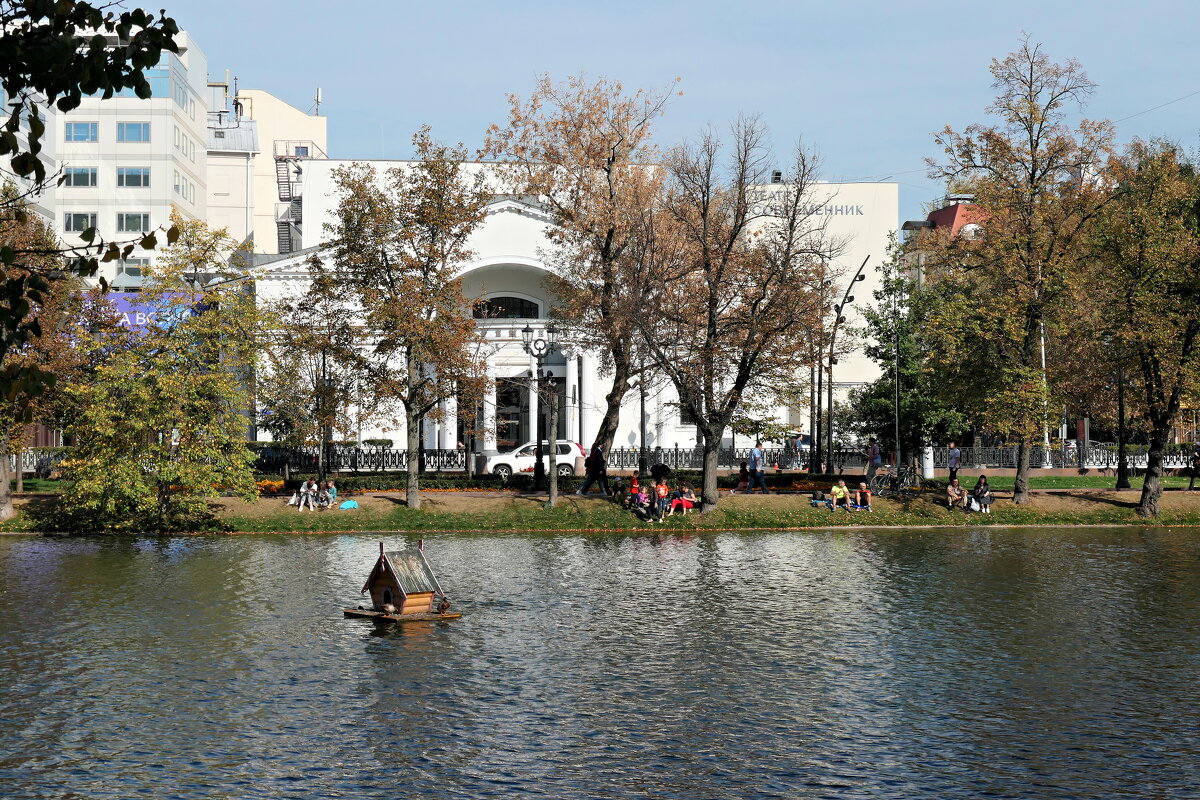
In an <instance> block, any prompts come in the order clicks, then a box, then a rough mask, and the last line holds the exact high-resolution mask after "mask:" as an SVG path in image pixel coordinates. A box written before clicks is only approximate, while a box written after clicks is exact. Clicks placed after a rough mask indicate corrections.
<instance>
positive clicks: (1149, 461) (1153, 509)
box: [1137, 415, 1171, 517]
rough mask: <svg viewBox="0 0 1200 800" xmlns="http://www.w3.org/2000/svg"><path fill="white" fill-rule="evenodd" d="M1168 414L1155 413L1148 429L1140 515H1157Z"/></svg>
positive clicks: (1165, 447)
mask: <svg viewBox="0 0 1200 800" xmlns="http://www.w3.org/2000/svg"><path fill="white" fill-rule="evenodd" d="M1170 427H1171V417H1170V416H1161V417H1160V416H1158V415H1155V419H1154V421H1153V427H1152V428H1151V429H1150V451H1149V452H1148V453H1147V454H1146V477H1145V480H1144V482H1143V483H1142V499H1141V502H1139V503H1138V507H1137V513H1138V516H1140V517H1157V516H1158V512H1159V508H1158V501H1159V500H1160V499H1162V474H1163V453H1164V452H1165V451H1166V449H1167V435H1168V433H1169V431H1170Z"/></svg>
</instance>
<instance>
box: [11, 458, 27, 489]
mask: <svg viewBox="0 0 1200 800" xmlns="http://www.w3.org/2000/svg"><path fill="white" fill-rule="evenodd" d="M13 455H14V456H16V458H15V459H14V460H15V461H16V462H17V489H16V490H17V491H18V492H23V491H25V470H23V469H21V456H23V455H25V452H24V451H23V450H16V451H15V452H14V453H13Z"/></svg>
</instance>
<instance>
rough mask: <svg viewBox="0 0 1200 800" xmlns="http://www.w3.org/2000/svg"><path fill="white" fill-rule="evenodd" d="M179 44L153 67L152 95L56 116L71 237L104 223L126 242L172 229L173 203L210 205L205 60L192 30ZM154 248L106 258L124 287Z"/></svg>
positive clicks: (62, 197) (59, 202)
mask: <svg viewBox="0 0 1200 800" xmlns="http://www.w3.org/2000/svg"><path fill="white" fill-rule="evenodd" d="M177 41H178V42H179V45H180V48H179V50H180V52H179V53H178V54H175V53H163V56H162V59H161V60H160V61H159V63H158V65H157V66H155V67H153V68H151V69H149V70H147V71H146V79H147V80H148V82H149V83H150V88H151V91H152V93H153V96H152V97H150V98H148V99H145V100H143V99H141V98H138V97H136V96H135V95H134V94H133V92H132V91H124V92H121V93H119V94H118V95H117V96H114V97H111V98H109V99H107V100H105V99H102V98H101V97H99V96H97V97H86V98H84V99H83V102H82V103H81V104H80V106H79V108H77V109H75V110H73V111H71V112H70V113H68V114H59V115H57V118H56V127H57V130H56V131H55V136H56V140H57V149H58V158H59V164H60V166H61V168H62V170H63V172H64V174H65V180H64V181H63V183H62V185H61V186H59V187H58V191H57V196H56V197H55V203H54V205H55V209H56V217H57V219H56V227H57V230H58V234H59V237H60V238H61V239H62V240H63V242H64V243H66V244H68V245H79V244H82V243H83V242H82V240H81V239H80V238H79V234H80V233H82V232H83V231H85V230H87V229H88V228H92V227H94V228H96V230H97V233H98V237H99V238H101V239H103V240H104V241H109V242H128V241H131V240H136V239H137V238H138V237H140V236H142V235H144V234H146V233H149V232H150V231H153V230H154V229H156V228H159V227H166V226H167V225H168V224H169V222H170V215H171V209H172V208H178V209H179V211H180V212H181V213H182V214H183V215H185V216H187V217H194V218H198V219H205V218H206V213H207V202H208V195H207V186H206V181H207V163H208V156H207V148H206V142H207V133H206V130H205V129H206V125H207V101H206V96H205V95H206V83H207V81H208V76H207V66H208V65H207V61H206V60H205V57H204V53H203V51H201V50H200V48H199V47H197V46H196V44H195V43H194V42H193V41H192V39H191V37H190V36H188V34H186V33H180V34H179V37H178V39H177ZM153 258H155V251H151V250H141V249H136V250H134V252H133V254H132V255H131V256H130V257H129V258H128V259H126V260H125V261H123V262H119V263H107V264H103V265H101V274H102V275H103V276H104V277H105V278H106V279H107V280H109V281H110V282H111V283H113V284H114V285H115V286H117V287H118V288H123V289H136V288H137V287H138V286H139V285H140V284H141V268H142V267H143V266H144V265H146V264H147V263H150V261H151V260H152V259H153Z"/></svg>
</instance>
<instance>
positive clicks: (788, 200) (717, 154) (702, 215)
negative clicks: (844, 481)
mask: <svg viewBox="0 0 1200 800" xmlns="http://www.w3.org/2000/svg"><path fill="white" fill-rule="evenodd" d="M765 137H766V131H765V128H764V126H763V125H762V124H761V123H760V122H759V121H758V120H757V119H742V120H739V121H738V122H737V123H736V124H735V125H734V126H733V128H732V132H731V139H732V141H731V142H730V144H729V147H728V150H726V149H725V147H724V145H723V144H722V142H721V140H720V139H719V138H718V136H717V135H716V134H714V133H712V132H708V133H705V134H704V135H702V136H701V138H700V139H699V141H697V142H696V143H694V144H688V145H683V146H680V147H679V148H677V149H676V150H674V151H673V152H672V153H671V155H670V157H669V158H668V159H667V165H668V170H669V177H668V186H667V189H666V192H665V198H664V201H663V206H662V209H661V212H660V213H659V214H658V215H656V216H655V217H653V218H651V219H650V220H649V222H650V223H652V224H648V225H647V226H646V228H645V230H644V232H643V235H642V236H641V237H640V238H639V240H638V241H637V242H636V250H637V256H638V258H639V259H641V260H642V261H643V262H645V263H646V264H647V267H646V268H647V270H648V272H649V273H650V274H652V275H653V279H654V280H655V282H656V284H657V285H658V286H659V287H660V291H659V292H658V293H656V294H655V295H654V296H653V301H652V302H651V303H649V304H648V305H647V306H646V307H645V310H644V312H643V313H642V314H641V315H639V317H638V320H639V324H640V327H641V332H642V335H643V339H644V341H645V346H646V349H647V352H649V353H651V354H653V357H654V358H653V363H654V366H655V368H656V369H658V370H661V371H662V373H663V374H664V375H665V376H666V377H667V378H668V379H669V380H670V382H671V384H672V386H673V387H674V388H675V391H676V392H677V394H678V397H679V404H680V406H681V407H683V408H685V409H687V411H688V412H689V413H690V414H691V415H692V416H693V417H694V418H695V419H696V421H697V427H698V429H699V431H700V433H701V435H702V439H703V445H702V446H703V451H704V487H703V499H702V505H701V508H702V510H711V509H713V508H715V507H716V504H717V460H718V453H719V448H720V445H721V439H722V437H723V436H724V434H725V431H726V429H727V428H728V427H729V425H730V422H731V421H732V420H733V418H734V415H735V414H736V413H737V412H738V409H739V408H740V407H741V406H742V404H743V402H744V401H745V400H746V399H747V397H757V398H758V399H761V397H762V396H772V395H773V393H774V392H775V391H776V389H777V388H778V387H786V386H788V385H790V383H791V382H793V381H794V380H795V378H796V375H797V374H798V373H800V372H801V370H802V369H803V368H804V367H806V366H807V365H808V362H807V360H806V358H805V354H806V352H808V351H810V350H811V346H810V345H808V344H806V342H805V335H804V334H805V328H806V327H807V325H806V324H807V323H809V322H811V320H812V319H813V318H814V317H815V316H818V315H819V307H820V306H821V304H822V303H823V298H822V292H823V291H824V289H825V287H824V281H825V279H826V270H825V265H826V264H827V263H828V262H829V261H831V260H832V259H833V258H834V257H835V256H837V255H838V254H839V253H840V251H841V249H842V244H841V243H840V242H838V241H837V240H835V239H834V238H833V237H831V236H830V235H829V234H828V233H827V231H826V225H825V219H826V218H825V217H822V216H820V215H818V214H817V213H816V212H817V211H819V210H820V209H821V207H822V206H823V204H824V201H825V200H826V199H827V198H826V197H824V196H821V195H820V192H821V189H820V188H819V187H818V185H817V182H816V181H817V171H816V167H817V162H816V159H815V157H814V156H813V154H812V153H810V152H809V151H807V150H805V149H804V148H803V147H802V146H797V148H796V152H795V157H794V160H793V162H792V164H791V166H790V167H789V168H788V169H787V170H786V171H785V173H784V174H783V177H782V180H781V181H780V182H777V183H772V182H770V163H771V162H770V158H771V156H770V151H769V149H768V146H767V143H766V138H765Z"/></svg>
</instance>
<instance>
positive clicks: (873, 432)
mask: <svg viewBox="0 0 1200 800" xmlns="http://www.w3.org/2000/svg"><path fill="white" fill-rule="evenodd" d="M874 297H875V305H873V306H869V307H867V308H866V309H865V310H864V311H863V317H864V319H865V320H866V326H865V330H864V334H865V344H864V347H863V351H864V352H865V354H866V355H867V357H868V358H870V359H871V360H872V361H874V362H875V363H876V364H878V365H879V367H880V369H881V374H880V376H879V378H877V379H876V380H875V381H873V382H872V383H870V384H868V385H867V386H865V387H863V388H861V389H858V390H855V391H853V392H851V395H850V406H851V409H852V420H853V422H852V425H851V429H852V430H853V431H854V432H855V433H856V434H858V435H859V437H860V438H866V437H871V436H874V437H875V438H877V439H878V440H879V446H880V447H881V448H882V449H883V451H884V452H885V453H886V452H889V451H893V452H894V451H895V450H896V445H897V442H896V364H897V350H898V351H899V374H900V450H901V451H902V455H903V456H904V457H906V458H912V457H914V456H916V455H917V454H918V453H920V452H921V449H922V448H923V447H925V445H927V444H928V443H930V442H934V441H946V440H948V439H953V438H956V437H957V436H958V435H959V434H961V433H962V432H963V431H964V430H965V429H966V428H967V424H968V421H967V413H966V410H965V409H962V408H959V407H957V406H955V405H954V404H952V403H950V402H949V401H948V400H947V399H946V398H945V394H944V393H943V392H942V391H940V386H939V381H938V376H937V373H936V372H935V371H934V370H931V369H929V367H928V364H929V348H930V341H929V337H927V336H926V333H927V330H928V326H927V324H926V322H925V314H926V310H927V309H926V303H927V299H926V298H924V297H923V296H922V293H921V287H920V284H919V283H918V282H917V278H916V276H915V275H912V274H910V273H909V272H908V269H907V267H906V265H905V263H904V261H903V253H902V251H901V248H900V246H899V245H898V244H897V243H896V242H895V241H894V240H893V241H892V243H891V245H890V246H889V259H888V261H887V262H886V263H885V264H884V265H883V268H882V275H881V280H880V286H879V288H878V289H876V290H875V292H874Z"/></svg>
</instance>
